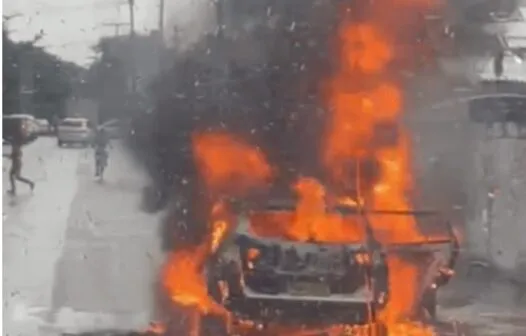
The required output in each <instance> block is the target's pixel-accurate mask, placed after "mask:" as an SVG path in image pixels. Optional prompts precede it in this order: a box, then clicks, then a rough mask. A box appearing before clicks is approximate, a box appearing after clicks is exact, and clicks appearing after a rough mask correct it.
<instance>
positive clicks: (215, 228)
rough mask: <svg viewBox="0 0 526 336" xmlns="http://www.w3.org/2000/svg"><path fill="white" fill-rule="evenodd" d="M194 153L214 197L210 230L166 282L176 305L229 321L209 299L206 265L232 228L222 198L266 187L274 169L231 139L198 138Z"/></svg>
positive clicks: (167, 271) (170, 266)
mask: <svg viewBox="0 0 526 336" xmlns="http://www.w3.org/2000/svg"><path fill="white" fill-rule="evenodd" d="M193 149H194V156H195V159H196V163H197V165H198V170H199V172H200V173H201V177H202V178H203V179H204V181H205V185H206V187H207V188H208V190H207V191H208V193H209V194H210V195H212V196H215V198H216V201H215V203H214V205H213V206H212V208H211V210H210V230H209V234H208V236H207V237H206V239H205V241H204V242H203V243H202V244H200V245H198V246H191V247H184V248H181V249H179V250H176V251H173V252H172V253H171V254H170V255H169V256H168V258H167V260H166V263H165V265H164V267H163V270H162V274H161V277H162V283H163V286H164V288H165V290H166V291H167V292H168V295H169V296H170V298H171V300H172V302H174V303H176V304H178V305H180V306H182V307H188V308H192V309H195V310H196V311H197V312H198V313H199V314H202V315H206V314H214V315H219V316H221V317H223V318H225V319H226V320H228V319H229V314H228V312H227V311H226V310H225V309H224V308H223V307H222V306H221V305H220V304H218V303H217V302H216V301H214V300H213V299H212V298H211V297H209V295H208V289H207V288H208V287H207V283H206V275H205V273H206V261H207V260H208V258H209V257H210V256H211V255H213V254H214V253H215V252H216V251H217V249H218V248H219V247H220V245H221V242H222V241H223V239H224V237H225V236H226V234H227V233H228V231H229V229H230V228H231V224H232V218H231V216H230V212H229V211H228V208H227V204H226V202H224V201H222V199H221V196H240V195H243V194H244V193H246V192H249V191H250V190H251V189H253V188H255V187H262V186H265V184H266V183H267V181H268V180H269V179H270V178H271V176H272V174H271V169H270V166H269V165H268V164H267V162H266V159H265V157H264V156H263V155H262V153H261V152H260V151H259V150H257V149H256V148H253V147H250V146H248V145H247V144H245V143H243V142H241V141H240V140H239V139H236V138H235V137H232V136H230V135H228V134H223V133H202V134H196V135H194V138H193ZM193 331H195V330H193Z"/></svg>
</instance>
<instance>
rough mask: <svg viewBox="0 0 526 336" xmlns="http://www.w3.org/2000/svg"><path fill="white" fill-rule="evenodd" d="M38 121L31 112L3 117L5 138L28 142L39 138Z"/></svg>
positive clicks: (9, 140)
mask: <svg viewBox="0 0 526 336" xmlns="http://www.w3.org/2000/svg"><path fill="white" fill-rule="evenodd" d="M38 134H39V129H38V123H37V121H36V119H35V117H33V116H32V115H29V114H10V115H6V116H4V117H3V136H2V138H3V140H4V141H7V142H9V143H11V142H13V141H21V142H22V144H28V143H30V142H32V141H34V140H35V139H37V138H38Z"/></svg>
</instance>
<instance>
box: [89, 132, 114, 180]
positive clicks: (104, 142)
mask: <svg viewBox="0 0 526 336" xmlns="http://www.w3.org/2000/svg"><path fill="white" fill-rule="evenodd" d="M109 146H110V138H109V136H108V134H107V133H106V130H105V129H104V128H103V127H102V128H100V129H99V130H98V131H97V133H96V134H95V138H94V141H93V148H94V149H95V177H102V174H103V172H104V169H105V167H106V165H107V163H108V147H109Z"/></svg>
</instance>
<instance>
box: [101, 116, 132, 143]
mask: <svg viewBox="0 0 526 336" xmlns="http://www.w3.org/2000/svg"><path fill="white" fill-rule="evenodd" d="M97 128H99V129H101V128H104V129H105V130H106V133H107V134H108V136H109V137H110V138H111V139H120V138H123V137H125V136H126V129H127V127H126V124H125V122H123V121H121V120H118V119H112V120H109V121H107V122H105V123H103V124H102V125H99V126H98V127H97Z"/></svg>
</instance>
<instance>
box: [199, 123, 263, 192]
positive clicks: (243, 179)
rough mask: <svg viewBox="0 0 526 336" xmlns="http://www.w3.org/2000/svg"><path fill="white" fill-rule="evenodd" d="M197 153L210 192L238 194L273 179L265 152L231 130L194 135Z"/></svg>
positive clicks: (200, 169) (202, 174)
mask: <svg viewBox="0 0 526 336" xmlns="http://www.w3.org/2000/svg"><path fill="white" fill-rule="evenodd" d="M193 153H194V158H195V160H196V163H197V167H198V170H199V172H200V176H201V177H202V178H203V179H204V181H205V184H206V187H207V189H208V191H209V192H210V193H215V194H217V193H219V194H221V193H226V194H228V195H236V196H237V195H240V194H244V193H246V192H248V191H250V190H251V189H253V188H256V187H258V188H259V187H264V186H265V185H266V184H267V183H268V182H269V181H270V179H271V178H272V169H271V168H270V166H269V164H268V163H267V160H266V158H265V156H264V155H263V153H262V152H261V151H260V150H259V149H258V148H255V147H251V146H249V145H248V144H246V143H244V142H243V141H241V140H240V139H238V138H236V137H234V136H232V135H230V134H227V133H219V132H210V133H199V134H194V136H193Z"/></svg>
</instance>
